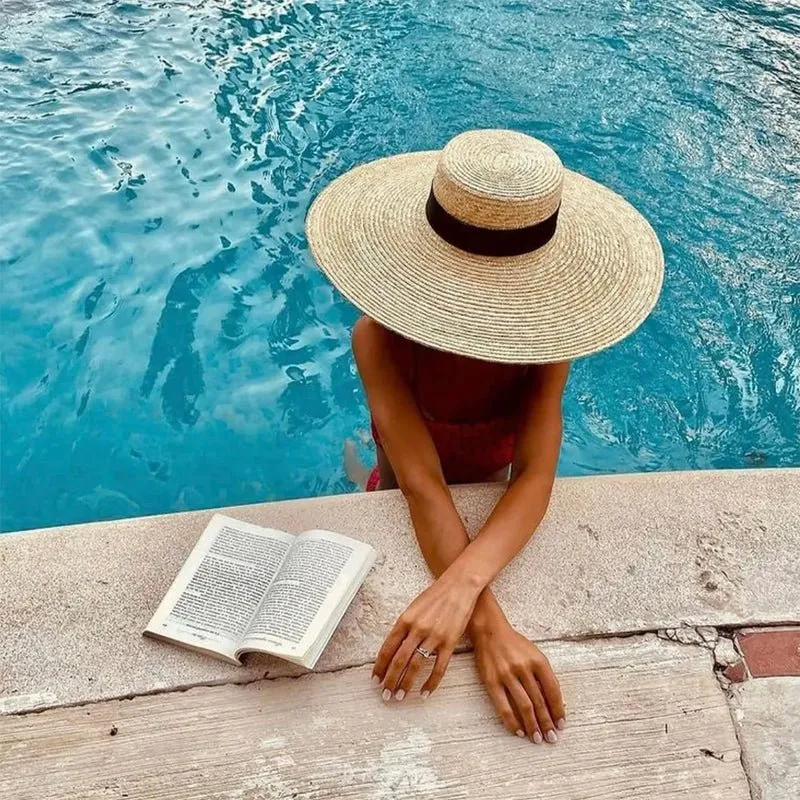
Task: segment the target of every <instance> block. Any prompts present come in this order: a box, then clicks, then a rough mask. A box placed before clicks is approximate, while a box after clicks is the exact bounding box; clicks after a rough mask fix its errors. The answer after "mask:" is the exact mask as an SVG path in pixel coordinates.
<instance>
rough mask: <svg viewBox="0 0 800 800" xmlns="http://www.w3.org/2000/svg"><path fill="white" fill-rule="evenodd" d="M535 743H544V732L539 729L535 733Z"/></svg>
mask: <svg viewBox="0 0 800 800" xmlns="http://www.w3.org/2000/svg"><path fill="white" fill-rule="evenodd" d="M533 743H534V744H541V743H542V734H541V733H539V731H536V733H534V734H533Z"/></svg>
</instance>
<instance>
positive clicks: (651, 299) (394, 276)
mask: <svg viewBox="0 0 800 800" xmlns="http://www.w3.org/2000/svg"><path fill="white" fill-rule="evenodd" d="M438 158H439V151H427V152H417V153H408V154H404V155H399V156H391V157H389V158H383V159H380V160H378V161H373V162H371V163H368V164H364V165H363V166H360V167H356V168H355V169H353V170H351V171H350V172H347V173H345V174H344V175H342V176H341V177H339V178H337V179H336V180H335V181H333V182H332V183H331V184H330V185H329V186H328V187H326V188H325V189H324V190H323V191H322V192H321V193H320V195H319V196H318V197H317V199H316V200H315V201H314V203H313V204H312V206H311V209H310V210H309V213H308V217H307V220H306V233H307V236H308V241H309V245H310V247H311V252H312V254H313V256H314V258H315V259H316V261H317V263H318V264H319V266H320V267H321V269H322V270H323V271H324V272H325V274H326V275H327V276H328V277H329V278H330V280H331V281H332V282H333V284H334V285H335V286H336V288H337V289H338V290H339V291H340V292H341V293H342V294H343V295H344V296H345V297H346V298H347V299H348V300H350V301H351V302H352V303H353V304H354V305H355V306H356V307H357V308H359V309H360V310H361V311H362V312H363V313H364V314H366V315H367V316H369V317H371V318H372V319H374V320H375V321H377V322H379V323H380V324H381V325H384V326H385V327H386V328H388V329H389V330H391V331H394V332H395V333H398V334H400V335H401V336H404V337H406V338H408V339H411V340H413V341H415V342H418V343H420V344H423V345H426V346H428V347H432V348H435V349H437V350H444V351H447V352H450V353H456V354H458V355H462V356H469V357H471V358H477V359H481V360H484V361H497V362H505V363H514V364H536V363H549V362H554V361H566V360H571V359H575V358H578V357H580V356H585V355H589V354H591V353H595V352H597V351H599V350H602V349H604V348H606V347H609V346H611V345H613V344H615V343H616V342H618V341H620V340H621V339H623V338H624V337H625V336H627V335H628V334H630V333H631V332H633V331H634V330H635V329H636V328H637V327H638V326H639V325H640V324H641V323H642V322H643V321H644V320H645V318H646V317H647V316H648V314H649V313H650V311H651V310H652V308H653V306H654V305H655V303H656V300H657V299H658V295H659V292H660V290H661V284H662V281H663V275H664V257H663V254H662V250H661V245H660V243H659V241H658V237H657V236H656V234H655V231H653V229H652V227H651V226H650V224H649V223H648V222H647V220H646V219H645V218H644V217H643V216H642V215H641V214H640V213H639V212H638V211H637V210H636V209H635V208H634V207H633V206H632V205H631V204H630V203H628V202H627V201H626V200H625V199H624V198H622V197H620V196H619V195H618V194H616V193H615V192H612V191H611V190H610V189H608V188H606V187H605V186H602V185H601V184H599V183H596V182H595V181H593V180H591V179H589V178H586V177H585V176H583V175H579V174H577V173H575V172H571V171H569V170H565V172H564V185H563V194H562V200H561V209H560V212H559V218H558V228H557V231H556V234H555V236H554V237H553V238H552V239H551V240H550V242H548V243H547V244H546V245H545V246H544V247H542V248H540V249H538V250H536V251H534V252H532V253H528V254H524V255H519V256H510V257H502V258H497V257H491V256H478V255H473V254H471V253H468V252H465V251H463V250H460V249H459V248H457V247H454V246H453V245H450V244H448V243H447V242H446V241H444V239H442V238H440V237H439V236H438V234H436V233H435V232H434V231H433V229H432V228H431V227H430V225H429V224H428V221H427V218H426V216H425V203H426V201H427V198H428V193H429V191H430V187H431V181H432V180H433V175H434V171H435V169H436V164H437V160H438Z"/></svg>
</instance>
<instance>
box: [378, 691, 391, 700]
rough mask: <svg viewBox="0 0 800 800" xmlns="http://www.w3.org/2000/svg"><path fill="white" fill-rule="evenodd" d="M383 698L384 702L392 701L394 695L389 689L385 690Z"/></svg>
mask: <svg viewBox="0 0 800 800" xmlns="http://www.w3.org/2000/svg"><path fill="white" fill-rule="evenodd" d="M381 697H383V699H384V700H391V699H392V693H391V692H390V691H389V690H388V689H384V690H383V694H382V695H381Z"/></svg>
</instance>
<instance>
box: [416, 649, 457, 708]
mask: <svg viewBox="0 0 800 800" xmlns="http://www.w3.org/2000/svg"><path fill="white" fill-rule="evenodd" d="M453 649H454V647H439V648H438V652H437V654H436V663H435V664H434V665H433V669H432V670H431V674H430V675H428V680H426V681H425V683H423V684H422V696H423V697H427V696H428V695H429V694H433V692H435V691H436V690H437V689H438V688H439V684H440V683H441V682H442V678H444V674H445V672H447V665H448V664H449V663H450V659H451V658H452V655H453ZM430 650H431V651H435V648H433V647H432V648H430Z"/></svg>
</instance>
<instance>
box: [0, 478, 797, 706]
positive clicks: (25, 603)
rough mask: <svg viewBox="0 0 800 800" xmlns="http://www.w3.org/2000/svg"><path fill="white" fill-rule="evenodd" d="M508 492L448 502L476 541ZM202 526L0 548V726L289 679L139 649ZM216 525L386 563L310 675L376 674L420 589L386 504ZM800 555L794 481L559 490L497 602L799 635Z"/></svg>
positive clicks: (391, 503)
mask: <svg viewBox="0 0 800 800" xmlns="http://www.w3.org/2000/svg"><path fill="white" fill-rule="evenodd" d="M500 491H501V490H500V489H499V488H498V487H496V486H478V487H463V488H460V489H457V490H455V491H454V495H455V497H456V501H457V503H458V506H459V508H460V509H461V511H462V514H463V516H464V518H465V520H466V522H467V524H468V527H469V528H470V529H471V531H473V532H474V531H476V530H477V529H478V528H479V527H480V524H481V522H482V520H484V519H485V517H486V515H487V514H488V512H489V510H490V509H491V507H492V505H493V503H494V502H495V501H496V499H497V497H498V495H499V492H500ZM211 513H212V512H210V511H209V512H192V513H187V514H175V515H168V516H163V517H149V518H141V519H134V520H126V521H121V522H110V523H101V524H95V525H85V526H73V527H65V528H56V529H50V530H45V531H36V532H30V533H24V534H10V535H4V536H0V575H2V581H1V582H0V713H2V712H3V711H24V710H26V709H33V708H37V707H47V706H53V705H58V704H68V703H77V702H82V701H87V700H96V699H100V698H109V697H119V696H125V695H129V694H142V693H146V692H152V691H157V690H161V689H165V688H176V687H187V686H192V685H197V684H206V683H207V684H211V683H220V682H228V681H235V680H238V681H247V680H253V679H255V678H258V677H263V676H264V674H265V673H266V672H267V671H269V673H270V675H272V676H274V675H281V674H289V673H291V672H292V671H293V670H294V671H295V672H296V671H297V670H295V668H294V667H290V666H288V665H287V664H285V663H284V662H279V661H276V660H274V659H260V660H255V661H254V662H253V663H252V664H250V665H249V666H247V667H244V668H237V667H230V666H227V665H225V664H223V663H220V662H217V661H214V660H212V659H209V658H207V657H204V656H201V655H196V654H193V653H190V652H188V651H183V650H180V649H178V648H176V647H171V646H169V645H164V644H162V643H159V642H154V641H150V640H146V639H144V638H143V637H142V636H141V635H140V632H141V631H142V629H143V628H144V626H145V624H146V623H147V621H148V619H149V618H150V615H151V614H152V612H153V610H154V609H155V607H156V606H157V604H158V602H159V601H160V599H161V597H162V596H163V594H164V592H165V591H166V589H167V587H168V586H169V584H170V583H171V581H172V579H173V577H174V576H175V574H176V573H177V571H178V569H179V568H180V566H181V564H182V563H183V561H184V559H185V558H186V556H187V554H188V553H189V551H190V550H191V548H192V546H193V545H194V543H195V541H196V539H197V537H198V536H199V535H200V532H201V531H202V529H203V527H204V526H205V524H206V522H207V521H208V519H209V517H210V516H211ZM226 513H229V514H230V515H231V516H234V517H238V518H240V519H244V520H249V521H252V522H256V523H260V524H266V525H272V526H275V527H278V528H284V529H286V530H289V531H301V530H304V529H306V528H311V527H328V528H331V529H333V530H341V531H342V532H345V533H350V534H352V535H354V536H356V537H358V538H362V539H364V540H366V541H369V542H370V543H371V544H373V545H374V546H375V547H376V548H377V550H378V551H379V560H378V563H377V564H376V567H375V569H374V570H373V572H372V573H371V574H370V576H369V577H368V579H367V581H366V583H365V585H364V588H363V589H362V591H361V592H360V593H359V595H358V597H357V598H356V601H355V602H354V604H353V606H352V607H351V609H350V611H349V612H348V614H347V615H346V617H345V619H344V621H343V623H342V625H341V626H340V629H339V631H338V632H337V634H336V636H335V637H334V639H333V641H332V642H331V644H330V646H329V648H328V650H327V651H326V653H325V654H324V655H323V657H322V659H321V661H320V663H319V665H318V669H319V670H323V671H324V670H332V669H338V668H341V667H345V666H352V665H357V664H365V663H367V662H369V661H371V660H372V659H373V658H374V654H375V653H376V652H377V649H378V647H379V645H380V643H381V641H382V639H383V636H384V635H385V634H386V632H387V631H388V629H389V627H390V626H391V625H392V624H393V622H394V620H395V618H396V617H397V615H398V614H399V613H400V612H401V611H402V609H403V608H404V607H405V606H406V605H407V603H408V602H409V601H410V600H411V599H412V597H413V596H414V595H416V594H417V593H418V592H419V591H420V590H421V589H422V588H423V587H424V586H425V585H426V583H427V581H428V575H427V571H426V569H425V567H424V564H423V562H422V559H421V558H420V556H419V555H418V550H417V545H416V542H415V540H414V536H413V532H412V530H411V527H410V525H409V521H408V515H407V512H406V509H405V504H404V501H403V499H402V497H401V496H399V495H398V494H397V493H396V492H381V493H374V494H360V495H348V496H342V497H331V498H321V499H315V500H305V501H296V502H284V503H273V504H262V505H254V506H243V507H239V508H233V509H228V510H227V512H226ZM798 550H800V470H789V469H785V470H763V471H761V470H752V471H741V472H737V471H727V472H701V473H661V474H648V475H631V476H610V477H592V478H569V479H563V480H560V481H558V482H557V484H556V488H555V490H554V496H553V501H552V503H551V509H550V512H549V513H548V516H547V518H546V520H545V522H544V523H543V525H542V527H541V530H540V531H539V532H538V533H537V535H536V536H535V537H534V540H533V541H532V542H531V544H530V545H529V546H528V547H527V548H526V549H525V551H524V552H523V554H522V555H521V556H520V557H519V558H518V559H517V560H516V561H515V562H514V563H513V564H511V565H510V566H509V567H508V568H507V569H506V570H505V572H504V573H503V575H502V576H501V578H500V580H499V581H498V582H497V586H496V590H497V592H498V595H499V596H500V599H501V602H502V603H503V606H504V607H505V609H506V611H507V613H508V616H509V618H510V619H511V621H512V622H513V623H514V624H515V625H517V626H518V628H519V629H520V630H521V631H522V632H524V633H525V634H526V635H528V636H529V637H531V638H534V639H538V640H543V639H557V638H564V637H578V636H586V635H596V634H603V633H615V632H631V631H643V630H657V629H661V628H679V627H681V626H686V625H692V626H698V625H700V626H702V625H705V626H708V625H711V626H714V625H737V624H739V625H745V624H759V623H763V622H767V623H770V622H773V623H774V622H791V621H800V620H798V616H800V560H798V559H793V558H787V557H786V554H787V553H792V552H798Z"/></svg>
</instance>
